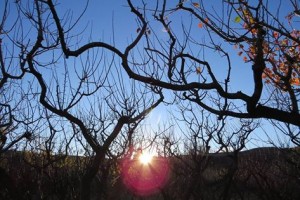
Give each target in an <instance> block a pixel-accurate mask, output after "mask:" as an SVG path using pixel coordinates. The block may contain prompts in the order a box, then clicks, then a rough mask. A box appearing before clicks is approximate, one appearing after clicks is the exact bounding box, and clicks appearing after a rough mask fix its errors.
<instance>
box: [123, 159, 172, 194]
mask: <svg viewBox="0 0 300 200" xmlns="http://www.w3.org/2000/svg"><path fill="white" fill-rule="evenodd" d="M121 171H122V179H123V183H124V185H125V186H126V187H127V188H128V189H129V190H130V191H131V192H133V193H134V194H135V195H139V196H148V195H152V194H155V193H157V192H159V190H160V189H162V188H163V187H164V186H165V184H166V183H167V181H168V178H169V173H170V166H169V162H168V160H167V159H166V158H163V157H153V155H151V154H144V155H143V154H141V155H140V156H139V157H137V158H136V159H124V160H123V161H122V163H121Z"/></svg>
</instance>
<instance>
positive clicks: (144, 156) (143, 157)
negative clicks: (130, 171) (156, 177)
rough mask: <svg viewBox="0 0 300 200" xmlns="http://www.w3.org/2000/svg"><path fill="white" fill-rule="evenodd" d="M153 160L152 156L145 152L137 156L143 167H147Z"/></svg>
mask: <svg viewBox="0 0 300 200" xmlns="http://www.w3.org/2000/svg"><path fill="white" fill-rule="evenodd" d="M152 158H153V155H152V154H150V153H147V152H144V153H141V155H140V156H139V161H140V162H141V163H142V164H144V165H148V164H150V163H151V161H152Z"/></svg>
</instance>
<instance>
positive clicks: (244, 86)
mask: <svg viewBox="0 0 300 200" xmlns="http://www.w3.org/2000/svg"><path fill="white" fill-rule="evenodd" d="M135 2H139V1H135ZM153 2H154V1H149V2H147V3H148V4H149V5H151V3H153ZM169 2H171V3H174V2H173V1H168V3H169ZM175 2H177V1H175ZM208 2H209V3H208V4H211V5H209V8H211V6H215V5H214V3H213V1H208ZM278 2H279V1H278ZM278 2H277V3H278ZM186 3H191V2H190V1H187V2H186ZM2 4H3V1H2V2H1V4H0V6H1V8H3V6H2ZM270 4H271V6H272V7H273V8H274V9H276V8H277V7H278V5H276V3H274V2H273V1H272V3H270ZM84 6H85V1H74V0H64V1H61V2H60V4H59V5H58V6H57V8H58V14H59V15H60V16H61V17H62V16H64V15H65V16H66V14H67V13H68V12H67V11H68V10H69V9H71V12H70V13H69V14H70V15H69V16H73V18H72V21H73V22H74V21H75V20H76V19H77V17H78V16H79V15H80V13H81V11H82V10H83V9H84ZM215 8H216V9H219V8H218V7H215ZM288 10H289V7H288V6H286V4H285V5H281V7H280V12H281V13H282V16H285V15H286V14H285V13H286V12H287V11H288ZM2 12H3V10H2V9H0V14H2ZM10 14H11V15H14V11H13V10H12V12H11V13H10ZM148 17H149V18H148V19H149V23H150V25H151V26H152V28H153V29H154V30H156V31H157V35H158V36H159V37H160V38H161V39H162V40H166V39H167V33H165V32H164V31H163V27H162V26H161V25H156V24H155V23H154V20H153V19H152V18H151V16H148ZM65 19H66V18H65ZM191 19H192V20H193V24H192V33H193V36H194V37H195V39H197V40H199V41H203V40H204V39H206V41H207V33H206V32H205V29H204V28H198V26H197V24H198V21H197V20H195V19H193V18H190V17H189V16H187V15H183V14H182V13H180V12H179V13H178V14H177V13H176V14H174V15H172V16H170V20H172V21H173V22H174V23H173V22H172V23H171V25H172V27H173V29H174V31H175V32H179V33H180V32H181V28H182V27H181V24H180V23H177V22H178V21H179V20H180V21H182V22H183V23H186V22H189V21H190V20H191ZM232 20H234V19H232ZM66 23H67V21H66ZM175 24H178V25H175ZM173 25H174V26H173ZM137 29H138V25H137V22H136V18H135V16H134V15H133V14H132V13H130V9H129V8H128V6H127V2H126V1H116V0H112V1H98V0H90V1H89V5H88V7H87V12H86V13H85V14H84V15H83V17H82V19H81V20H80V21H79V23H78V26H76V27H75V28H74V29H73V30H72V31H71V32H72V34H77V33H78V34H79V33H81V32H82V31H85V33H84V35H83V36H79V37H78V39H79V40H82V41H88V40H92V41H97V40H98V41H105V42H107V43H110V44H113V45H114V46H116V47H118V48H119V49H121V50H123V49H124V48H125V47H126V45H127V44H128V43H130V42H131V40H132V38H134V37H135V36H136V34H137V31H136V30H137ZM179 37H180V34H179ZM215 42H216V43H219V44H222V47H224V48H226V50H228V53H230V54H231V59H232V60H231V61H232V67H233V69H232V77H231V88H230V89H231V90H232V91H236V90H242V91H243V92H245V93H247V94H251V93H252V88H253V87H252V86H253V85H252V75H251V74H252V73H251V72H252V71H251V64H245V63H244V61H243V60H242V58H241V57H239V56H238V55H237V51H236V50H235V49H233V46H229V45H226V44H224V43H223V41H221V40H219V41H218V39H216V41H215ZM195 48H196V47H195ZM195 51H197V49H196V50H195ZM205 53H206V55H205V59H206V60H207V61H209V63H210V64H211V66H212V68H213V70H214V72H215V73H216V75H217V77H219V78H220V80H224V78H225V76H226V71H227V68H226V65H225V66H224V63H226V62H224V58H221V57H216V53H215V52H213V51H211V52H210V51H207V50H205ZM201 54H202V52H200V55H201ZM125 76H126V74H124V77H125ZM167 93H168V92H166V94H167ZM174 109H175V108H174V107H172V106H169V107H165V106H163V105H161V106H159V108H158V109H155V110H153V111H152V113H151V114H150V116H149V118H148V119H147V121H146V123H148V124H152V126H153V127H155V126H157V125H158V124H159V123H163V124H165V123H166V122H168V121H169V117H170V116H169V114H168V111H173V110H174ZM154 129H155V128H154ZM264 129H265V130H266V132H268V134H269V135H272V133H273V129H272V127H271V126H268V125H265V126H264ZM253 136H254V138H256V139H259V140H267V139H268V138H267V137H266V136H265V134H264V132H263V131H262V130H260V129H258V130H255V132H254V134H253ZM274 139H276V138H275V137H274Z"/></svg>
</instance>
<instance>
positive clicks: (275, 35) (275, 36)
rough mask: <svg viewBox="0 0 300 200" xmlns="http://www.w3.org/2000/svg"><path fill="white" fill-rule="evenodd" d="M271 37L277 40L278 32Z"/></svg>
mask: <svg viewBox="0 0 300 200" xmlns="http://www.w3.org/2000/svg"><path fill="white" fill-rule="evenodd" d="M273 36H274V38H275V39H277V38H278V32H276V31H274V32H273Z"/></svg>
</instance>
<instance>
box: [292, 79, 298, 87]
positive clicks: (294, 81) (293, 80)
mask: <svg viewBox="0 0 300 200" xmlns="http://www.w3.org/2000/svg"><path fill="white" fill-rule="evenodd" d="M291 84H293V85H297V86H300V80H299V78H293V79H292V81H291Z"/></svg>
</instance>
